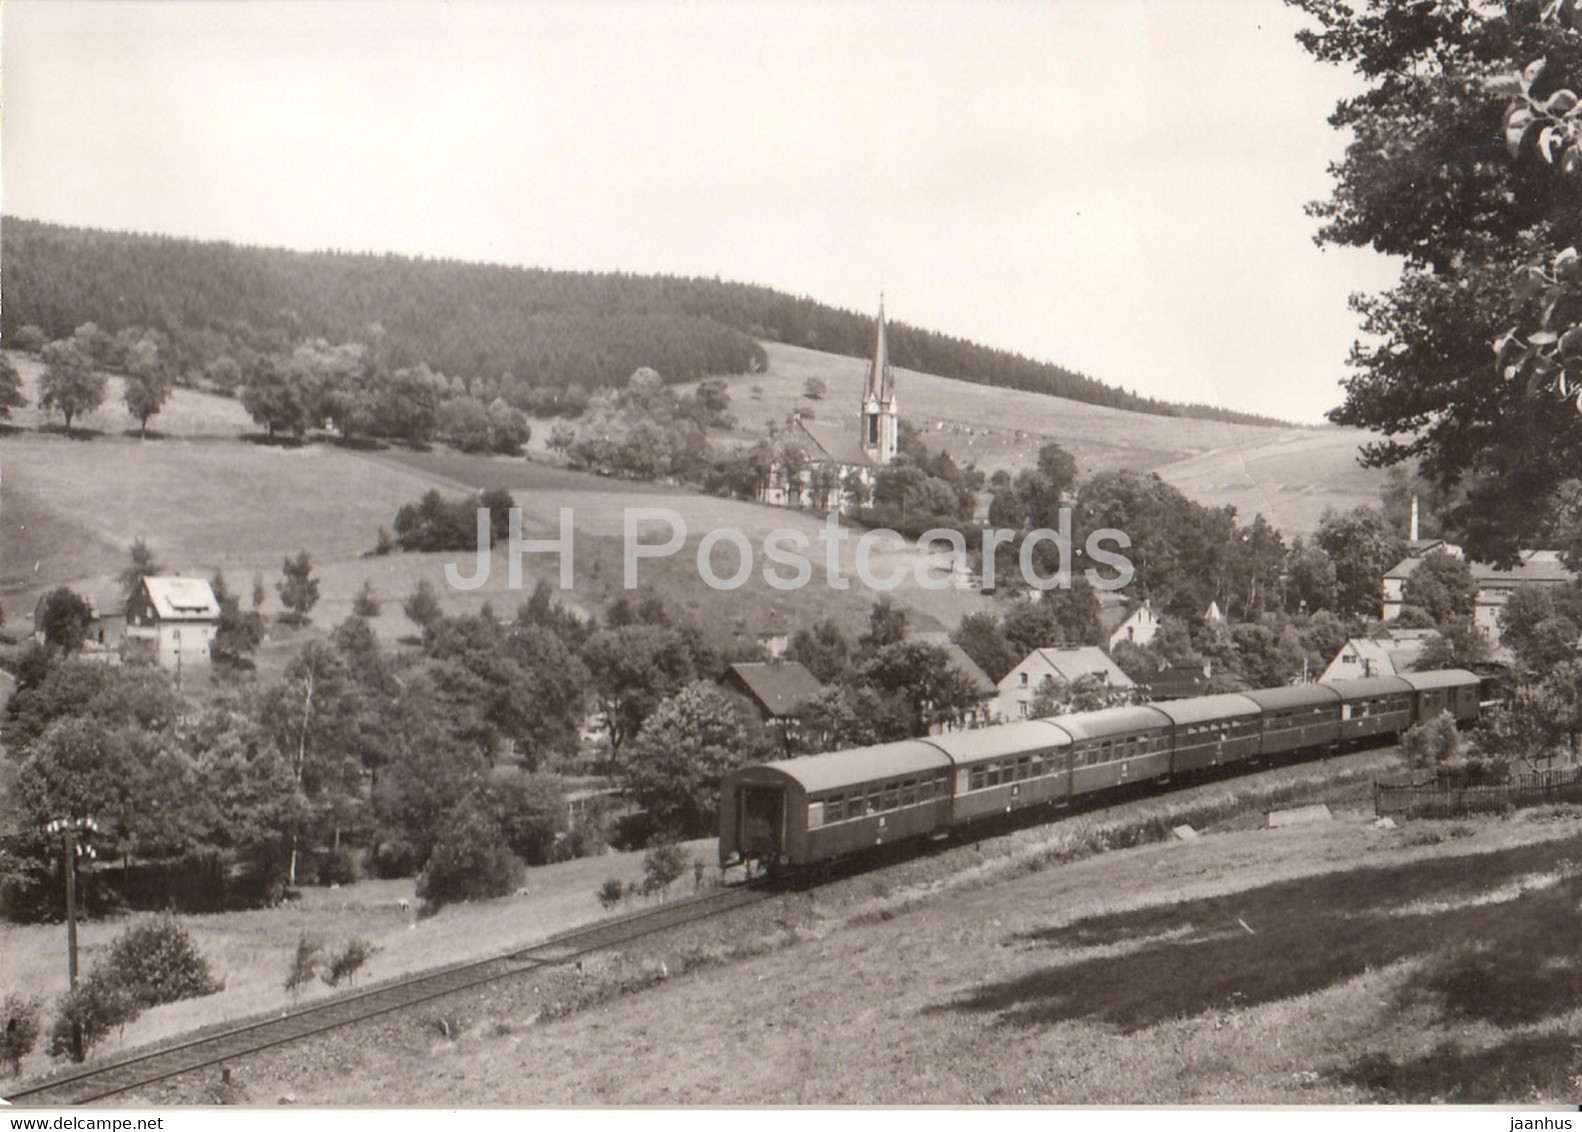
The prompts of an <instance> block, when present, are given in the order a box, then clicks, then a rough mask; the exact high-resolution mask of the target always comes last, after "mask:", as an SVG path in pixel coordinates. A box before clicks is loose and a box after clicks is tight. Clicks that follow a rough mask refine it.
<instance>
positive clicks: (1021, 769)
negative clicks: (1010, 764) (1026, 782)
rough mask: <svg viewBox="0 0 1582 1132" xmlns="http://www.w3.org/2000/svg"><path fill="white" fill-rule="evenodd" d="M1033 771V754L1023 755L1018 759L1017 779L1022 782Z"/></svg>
mask: <svg viewBox="0 0 1582 1132" xmlns="http://www.w3.org/2000/svg"><path fill="white" fill-rule="evenodd" d="M1032 771H1033V759H1032V756H1030V755H1023V756H1022V757H1021V758H1019V759H1017V760H1016V779H1017V781H1018V782H1020V781H1021V780H1022V779H1024V778H1026V777H1028V776H1029V775H1030V774H1031V773H1032Z"/></svg>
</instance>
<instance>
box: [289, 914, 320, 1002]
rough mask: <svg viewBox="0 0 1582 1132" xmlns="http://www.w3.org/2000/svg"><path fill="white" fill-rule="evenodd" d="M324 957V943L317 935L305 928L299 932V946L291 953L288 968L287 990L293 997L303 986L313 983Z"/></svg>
mask: <svg viewBox="0 0 1582 1132" xmlns="http://www.w3.org/2000/svg"><path fill="white" fill-rule="evenodd" d="M323 957H324V945H323V944H322V943H320V942H319V940H318V937H317V936H312V935H309V934H308V930H307V929H306V928H303V929H302V931H300V932H299V933H297V946H296V949H295V950H294V951H292V953H291V963H290V965H289V966H288V967H287V968H286V982H285V987H286V990H288V991H290V992H291V997H292V998H296V997H297V995H298V994H300V993H301V992H302V988H303V987H305V986H306V985H307V984H309V983H311V982H312V981H313V979H314V977H315V976H316V975H317V974H318V971H319V967H320V965H321V963H322V961H323Z"/></svg>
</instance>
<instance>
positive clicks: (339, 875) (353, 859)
mask: <svg viewBox="0 0 1582 1132" xmlns="http://www.w3.org/2000/svg"><path fill="white" fill-rule="evenodd" d="M359 876H361V870H359V869H358V867H357V854H355V853H353V852H352V851H351V850H350V849H347V848H346V847H344V846H342V847H341V848H339V849H332V850H330V851H329V852H328V853H326V854H324V856H323V857H321V858H320V859H319V868H318V881H319V883H320V884H321V885H324V886H326V887H328V886H329V885H332V884H356V883H357V880H358V877H359Z"/></svg>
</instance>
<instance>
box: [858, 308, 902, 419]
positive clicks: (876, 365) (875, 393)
mask: <svg viewBox="0 0 1582 1132" xmlns="http://www.w3.org/2000/svg"><path fill="white" fill-rule="evenodd" d="M894 396H895V375H894V374H893V373H891V372H890V346H889V342H888V341H887V339H886V336H885V327H884V299H883V298H882V297H881V298H880V299H879V330H878V333H877V335H876V337H875V339H874V344H873V363H872V364H871V365H870V366H869V367H868V385H867V387H866V388H865V389H864V390H863V400H865V401H866V400H867V399H868V398H870V397H874V398H877V399H878V400H879V402H880V403H881V404H882V403H883V402H885V401H889V400H891V399H892V398H893V397H894Z"/></svg>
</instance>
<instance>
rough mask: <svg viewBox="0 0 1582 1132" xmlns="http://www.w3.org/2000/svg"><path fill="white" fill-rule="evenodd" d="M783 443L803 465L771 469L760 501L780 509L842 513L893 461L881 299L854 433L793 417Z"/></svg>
mask: <svg viewBox="0 0 1582 1132" xmlns="http://www.w3.org/2000/svg"><path fill="white" fill-rule="evenodd" d="M785 439H786V441H787V442H788V443H790V444H793V445H795V446H796V447H798V448H799V449H800V450H801V452H802V456H803V466H802V467H800V468H790V467H786V466H783V465H779V464H777V465H776V466H775V467H774V468H773V469H772V470H771V472H770V475H769V486H768V488H767V489H766V491H765V494H764V502H766V503H772V504H774V505H775V506H778V507H793V506H794V507H807V508H812V509H814V510H818V511H838V512H841V513H844V512H845V511H846V510H847V508H848V507H849V506H850V505H851V503H852V500H853V498H854V497H860V498H863V499H866V497H867V496H868V494H869V493H870V492H871V491H872V490H873V482H874V473H875V472H877V471H878V469H880V468H882V467H884V466H885V465H886V464H888V463H890V462H891V461H892V460H894V459H895V455H896V452H898V451H899V450H900V444H901V418H900V410H899V408H898V407H897V404H896V397H895V374H894V373H893V372H892V371H891V368H890V348H889V345H888V344H887V342H886V339H885V323H884V300H883V299H882V298H881V299H880V301H879V324H878V330H877V332H876V336H875V340H874V348H873V362H872V363H871V364H870V365H869V367H868V380H867V382H866V383H865V384H864V386H863V393H862V406H861V414H860V417H859V421H858V428H857V431H856V433H855V434H853V433H852V432H851V431H850V429H849V427H848V426H845V425H836V424H828V423H825V422H822V421H812V420H807V419H804V418H803V416H802V415H801V414H800V413H797V414H794V415H793V417H792V420H791V428H790V430H789V432H788V433H787V435H786V438H785Z"/></svg>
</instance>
